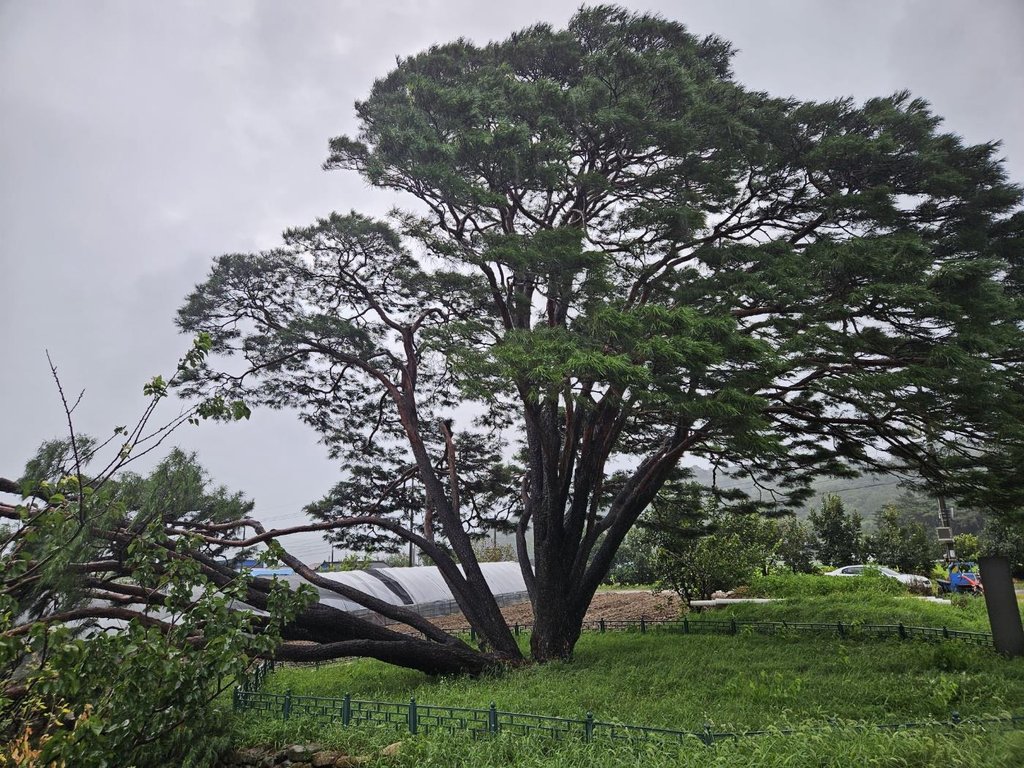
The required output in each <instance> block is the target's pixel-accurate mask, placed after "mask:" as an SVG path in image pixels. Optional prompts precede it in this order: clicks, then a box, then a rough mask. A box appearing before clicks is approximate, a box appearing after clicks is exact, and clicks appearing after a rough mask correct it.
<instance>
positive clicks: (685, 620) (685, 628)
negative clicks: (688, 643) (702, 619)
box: [683, 616, 690, 635]
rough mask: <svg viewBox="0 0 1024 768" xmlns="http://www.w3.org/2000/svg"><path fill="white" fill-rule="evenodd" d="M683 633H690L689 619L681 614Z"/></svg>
mask: <svg viewBox="0 0 1024 768" xmlns="http://www.w3.org/2000/svg"><path fill="white" fill-rule="evenodd" d="M683 634H684V635H688V634H690V620H689V619H688V618H686V617H685V616H683Z"/></svg>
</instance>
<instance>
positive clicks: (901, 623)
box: [900, 621, 907, 640]
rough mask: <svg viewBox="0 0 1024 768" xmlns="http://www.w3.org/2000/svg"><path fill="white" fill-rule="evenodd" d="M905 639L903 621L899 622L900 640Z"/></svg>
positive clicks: (905, 632)
mask: <svg viewBox="0 0 1024 768" xmlns="http://www.w3.org/2000/svg"><path fill="white" fill-rule="evenodd" d="M906 639H907V628H906V627H904V626H903V622H902V621H901V622H900V640H906Z"/></svg>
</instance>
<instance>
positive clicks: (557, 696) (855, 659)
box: [235, 592, 1024, 767]
mask: <svg viewBox="0 0 1024 768" xmlns="http://www.w3.org/2000/svg"><path fill="white" fill-rule="evenodd" d="M849 597H850V599H846V600H842V601H837V600H836V599H835V596H834V595H833V596H829V595H810V596H805V597H802V598H795V599H791V600H787V601H785V602H781V603H773V604H767V605H764V604H761V605H742V606H735V607H732V608H730V609H728V611H726V612H719V613H716V614H715V615H714V617H715V618H719V617H726V616H736V617H737V618H747V619H765V620H786V621H832V620H840V619H841V620H843V621H854V622H856V621H860V622H863V623H876V622H877V623H890V622H899V621H903V622H904V623H907V624H914V625H927V626H943V625H947V626H949V627H951V628H957V629H971V630H982V631H984V630H985V629H986V624H985V620H984V605H983V602H982V601H962V602H961V603H960V604H959V605H957V606H950V605H934V604H929V603H926V602H923V601H919V600H914V599H912V598H908V597H904V596H900V595H889V594H877V593H869V592H865V593H863V594H858V595H856V596H853V595H851V596H849ZM854 597H855V599H853V598H854ZM286 689H291V690H292V691H293V693H295V694H307V695H317V696H328V697H339V698H340V697H341V696H343V695H344V694H345V693H350V694H351V695H352V696H353V697H354V698H359V699H373V700H382V701H394V702H404V701H408V700H409V698H410V697H416V699H417V701H418V702H420V703H421V704H437V705H448V706H466V707H472V708H480V709H484V708H486V707H487V706H488V705H489V704H490V703H491V702H494V703H496V705H497V707H498V708H499V709H500V710H503V711H518V712H528V713H534V714H543V715H554V716H561V717H571V718H583V717H584V715H585V713H586V712H587V711H590V712H593V713H594V716H595V717H596V718H597V719H598V720H603V721H612V722H623V723H631V724H639V725H648V726H660V727H665V728H671V729H679V730H694V731H696V730H700V729H701V728H702V727H703V725H704V724H705V723H710V724H712V726H713V727H714V729H715V730H716V731H728V730H747V729H761V728H770V729H783V728H791V727H796V728H798V729H803V730H804V731H805V732H801V733H797V734H790V735H781V734H775V735H771V734H770V735H767V736H758V737H750V738H743V739H739V740H736V741H728V742H725V743H720V744H716V745H715V746H714V747H711V748H708V747H705V746H703V745H702V744H700V743H699V742H697V741H695V740H694V741H693V742H692V743H687V744H686V745H684V746H682V747H680V746H678V745H676V746H670V747H660V746H658V745H654V744H651V743H646V744H643V745H627V744H617V745H614V744H609V743H602V742H595V743H593V744H589V745H585V744H582V743H580V742H578V741H572V742H566V743H558V742H554V741H552V740H544V739H534V738H524V737H512V736H508V737H499V738H497V739H487V740H483V741H474V740H473V739H472V738H471V737H470V736H469V735H468V734H458V733H456V734H432V735H427V736H422V735H420V736H416V737H414V738H413V737H408V735H404V734H402V733H401V732H399V731H395V730H389V729H375V728H368V727H352V728H347V729H346V728H342V727H341V726H339V725H332V726H328V725H324V724H322V723H314V722H310V721H308V720H305V721H304V720H301V719H300V720H295V719H293V720H290V721H288V722H285V721H282V720H275V719H269V718H267V717H266V716H258V715H254V714H247V715H241V716H237V718H236V722H235V732H236V738H237V742H238V743H240V744H264V743H265V744H283V743H285V742H291V741H296V740H304V739H306V740H315V741H318V742H321V743H328V744H333V745H337V746H340V747H344V748H346V749H349V750H350V751H352V752H353V753H359V754H367V755H370V754H373V753H374V750H375V749H377V748H379V747H380V746H382V745H383V744H387V743H389V742H391V741H395V740H397V739H402V738H404V739H405V743H404V744H403V750H402V753H401V754H400V756H399V757H398V758H391V759H390V760H391V762H390V763H387V764H396V761H397V764H401V765H410V766H412V765H474V766H477V765H479V766H488V765H496V766H497V765H515V766H533V765H538V766H539V765H551V766H562V765H565V766H570V765H580V766H583V765H587V766H590V765H596V766H603V765H632V764H635V765H654V766H660V765H665V766H668V765H701V766H704V765H723V766H724V765H746V764H756V765H787V766H805V765H806V766H812V765H813V766H820V765H828V766H832V765H835V766H846V765H854V764H856V765H894V766H897V765H898V766H933V765H942V766H947V767H948V766H959V765H963V766H972V767H973V766H976V765H986V766H993V765H994V766H1007V767H1009V766H1020V765H1024V731H1010V730H1005V729H1002V728H996V729H993V730H988V731H986V730H982V729H978V728H974V727H963V726H962V727H960V728H955V729H953V728H948V727H946V728H943V727H931V728H924V729H915V730H906V731H899V732H895V733H891V732H880V731H876V730H873V729H867V730H864V729H861V730H858V729H856V728H855V727H851V726H852V725H853V724H855V723H856V724H879V723H889V724H895V723H906V722H919V721H931V720H935V721H939V720H948V719H949V717H950V715H951V713H952V712H953V711H954V710H955V711H957V712H958V713H959V714H960V715H961V716H962V717H963V718H965V719H970V718H974V717H985V716H1005V715H1007V714H1011V713H1012V714H1017V715H1021V714H1024V659H1018V660H1014V661H1006V660H1005V659H1003V658H1001V657H999V656H997V655H996V654H995V653H994V652H993V651H992V650H990V649H986V648H981V647H974V646H971V645H967V644H963V643H960V642H953V641H947V642H942V643H929V642H923V641H902V642H901V641H899V640H871V639H854V638H845V639H840V638H838V637H830V636H795V635H794V636H789V635H786V636H781V637H771V636H764V635H757V634H747V633H743V632H741V633H740V634H738V635H736V636H729V635H726V636H722V635H692V634H691V635H683V634H681V633H679V632H674V631H651V632H648V633H647V634H643V635H641V634H639V633H638V632H621V633H607V634H603V635H602V634H597V633H587V634H585V635H584V636H583V638H582V639H581V640H580V642H579V644H578V646H577V650H576V655H575V658H574V659H573V661H572V662H570V663H552V664H546V665H538V666H533V667H527V668H524V669H518V670H514V671H510V672H507V673H505V674H503V675H498V676H493V677H487V678H483V679H477V680H471V679H466V678H430V677H427V676H426V675H423V674H420V673H417V672H412V671H409V670H402V669H398V668H395V667H390V666H387V665H385V664H381V663H378V662H373V661H367V660H358V661H349V662H340V663H335V664H330V665H325V666H322V667H320V668H308V667H305V668H298V667H292V668H285V669H281V670H278V671H277V672H275V673H274V674H273V675H271V677H270V679H269V680H268V683H267V685H266V687H265V690H268V691H277V692H283V691H284V690H286ZM837 723H838V725H837ZM823 729H824V730H823ZM380 761H384V758H380ZM380 764H382V765H383V764H386V763H385V762H380Z"/></svg>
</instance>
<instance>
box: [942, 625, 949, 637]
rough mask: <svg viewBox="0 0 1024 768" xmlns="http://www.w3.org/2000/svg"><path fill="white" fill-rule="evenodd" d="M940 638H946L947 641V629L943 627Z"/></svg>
mask: <svg viewBox="0 0 1024 768" xmlns="http://www.w3.org/2000/svg"><path fill="white" fill-rule="evenodd" d="M942 636H943V637H944V638H946V639H947V640H949V628H948V627H943V628H942Z"/></svg>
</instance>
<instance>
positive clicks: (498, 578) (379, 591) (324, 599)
mask: <svg viewBox="0 0 1024 768" xmlns="http://www.w3.org/2000/svg"><path fill="white" fill-rule="evenodd" d="M480 570H481V571H483V574H484V578H485V579H486V580H487V585H488V586H489V587H490V588H491V591H492V592H493V593H494V595H495V596H496V597H501V596H502V595H511V594H517V593H524V592H526V584H525V582H524V581H523V574H522V572H521V571H520V570H519V564H518V563H481V564H480ZM318 575H319V576H322V577H324V578H327V579H330V580H331V581H336V582H339V583H341V584H345V585H347V586H350V587H353V588H355V589H358V590H359V591H360V592H365V593H366V594H369V595H372V596H373V597H376V598H378V599H379V600H382V601H383V602H386V603H391V604H393V605H410V606H413V605H423V604H427V603H437V602H442V601H447V600H454V599H455V598H454V596H453V595H452V592H451V590H450V589H448V585H447V584H445V583H444V579H443V578H442V577H441V572H440V571H439V570H438V568H437V566H435V565H424V566H419V567H415V568H373V569H371V570H368V571H340V572H334V573H320V574H318ZM278 578H282V577H280V576H279V577H278ZM283 578H284V579H285V580H286V581H287V582H288V583H289V584H290V585H291V586H292V588H293V589H294V588H295V587H297V586H298V585H300V584H306V583H307V582H306V581H305V580H304V579H303V578H302V577H301V576H285V577H283ZM317 591H318V592H319V593H320V602H321V603H323V604H324V605H329V606H331V607H333V608H338V609H340V610H343V611H360V610H365V609H364V608H363V607H362V606H361V605H358V604H356V603H353V602H352V601H351V600H347V599H345V598H344V597H342V596H341V595H339V594H336V593H334V592H331V591H330V590H326V589H320V588H317Z"/></svg>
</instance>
